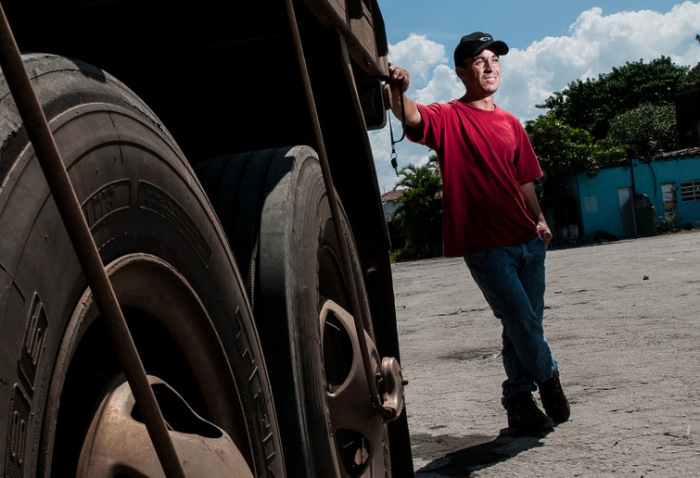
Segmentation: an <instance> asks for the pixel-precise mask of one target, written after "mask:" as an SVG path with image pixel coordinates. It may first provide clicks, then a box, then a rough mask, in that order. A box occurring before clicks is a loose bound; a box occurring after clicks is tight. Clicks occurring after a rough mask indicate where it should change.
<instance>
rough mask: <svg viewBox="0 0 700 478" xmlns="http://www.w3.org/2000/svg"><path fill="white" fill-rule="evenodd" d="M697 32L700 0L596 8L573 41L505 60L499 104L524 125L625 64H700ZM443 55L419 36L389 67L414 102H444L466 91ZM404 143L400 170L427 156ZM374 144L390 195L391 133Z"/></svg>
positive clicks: (542, 44) (556, 40) (397, 48)
mask: <svg viewBox="0 0 700 478" xmlns="http://www.w3.org/2000/svg"><path fill="white" fill-rule="evenodd" d="M698 26H700V2H698V3H693V2H691V1H686V2H684V3H682V4H679V5H676V6H675V7H674V8H673V9H672V10H671V11H670V12H667V13H660V12H656V11H652V10H640V11H633V12H619V13H614V14H611V15H603V11H602V10H601V9H600V8H597V7H596V8H591V9H590V10H586V11H584V12H583V13H581V15H579V17H578V19H577V20H576V22H574V23H573V24H572V25H571V26H570V27H569V32H570V34H569V35H568V36H560V37H546V38H543V39H542V40H539V41H536V42H533V43H532V44H531V45H530V46H528V47H527V48H526V49H524V50H521V49H517V48H511V51H510V53H509V54H508V55H507V56H505V57H503V58H502V61H501V64H502V70H503V78H502V81H501V88H500V89H499V91H498V93H497V94H496V103H497V104H498V105H499V106H501V107H502V108H504V109H506V110H508V111H510V112H511V113H513V114H514V115H516V116H517V117H518V118H520V119H521V120H522V121H525V120H528V119H533V118H535V117H537V116H538V115H540V114H542V113H543V112H544V110H541V109H538V108H536V107H535V105H537V104H541V103H543V102H544V100H545V99H546V98H547V97H549V96H550V95H551V94H552V93H553V92H554V91H561V90H562V89H563V88H564V87H566V85H567V84H568V83H570V82H572V81H574V80H576V79H585V78H589V77H596V76H597V75H599V74H601V73H607V72H609V71H611V69H612V67H614V66H622V65H624V64H625V63H626V62H628V61H630V62H633V61H639V60H644V61H647V62H648V61H651V60H653V59H655V58H659V57H660V56H661V55H664V56H668V57H670V58H671V59H672V61H673V62H674V63H676V64H677V65H687V66H694V65H695V64H697V63H698V61H700V43H698V41H697V40H695V35H696V34H698V33H700V30H698V28H699V27H698ZM445 51H446V49H445V46H443V45H441V44H439V43H436V42H434V41H432V40H430V39H428V38H427V37H426V36H424V35H415V34H412V35H410V36H409V37H408V38H407V39H406V40H404V41H401V42H399V43H397V44H396V45H391V46H390V53H389V59H390V61H392V62H394V63H396V64H397V65H399V66H401V67H403V68H406V69H407V70H408V71H409V72H410V73H411V88H410V89H409V91H408V93H407V94H408V95H409V96H410V97H412V98H414V99H415V100H416V101H419V102H421V103H431V102H445V101H449V100H451V99H453V98H458V97H459V96H461V95H462V94H463V93H464V87H463V86H462V84H461V82H460V81H459V80H458V79H457V77H456V75H455V73H454V71H453V70H452V68H451V67H449V66H448V60H447V57H446V55H445ZM397 124H398V123H395V125H397ZM399 129H400V127H399ZM396 130H397V128H395V131H396ZM398 134H400V133H398ZM398 134H397V135H398ZM407 141H408V140H406V141H405V142H404V143H401V144H400V145H398V146H397V152H398V154H399V162H400V163H401V164H402V165H403V164H408V163H413V164H419V163H420V161H424V160H425V158H427V157H428V155H429V154H430V152H429V151H428V150H427V148H424V147H421V146H415V145H413V146H411V145H406V144H405V143H407ZM372 145H373V147H374V146H376V147H379V148H380V149H375V150H374V151H375V158H376V159H377V172H378V174H379V175H382V172H383V176H380V178H379V179H380V188H381V189H382V190H385V189H386V190H389V189H391V187H392V186H393V184H394V182H395V175H394V173H393V170H391V168H390V167H389V166H388V165H389V156H390V152H391V146H390V141H389V140H388V128H387V131H386V138H385V137H384V135H383V132H380V133H373V135H372ZM384 158H386V159H384ZM382 163H383V164H382ZM389 172H390V173H391V175H392V176H391V177H390V175H389V174H388V173H389ZM392 177H393V179H392Z"/></svg>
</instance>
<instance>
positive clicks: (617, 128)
mask: <svg viewBox="0 0 700 478" xmlns="http://www.w3.org/2000/svg"><path fill="white" fill-rule="evenodd" d="M608 138H610V140H611V141H613V142H614V143H615V144H626V145H628V146H629V148H630V157H633V158H644V157H647V156H652V155H654V154H655V153H657V152H659V151H673V150H674V149H677V148H678V129H677V128H676V108H675V106H674V105H653V104H651V103H645V104H643V105H641V106H639V107H637V108H634V109H632V110H629V111H627V112H625V113H622V114H620V115H618V116H616V117H615V118H614V119H613V120H612V121H611V122H610V132H609V134H608Z"/></svg>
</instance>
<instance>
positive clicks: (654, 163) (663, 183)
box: [557, 147, 700, 238]
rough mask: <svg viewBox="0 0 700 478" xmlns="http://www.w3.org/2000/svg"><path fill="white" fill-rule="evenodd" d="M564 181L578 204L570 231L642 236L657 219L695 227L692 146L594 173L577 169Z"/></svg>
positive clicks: (699, 177) (696, 158)
mask: <svg viewBox="0 0 700 478" xmlns="http://www.w3.org/2000/svg"><path fill="white" fill-rule="evenodd" d="M569 186H570V190H571V192H572V194H573V196H574V198H575V199H576V200H577V202H578V206H579V209H580V224H579V225H578V226H579V228H578V231H576V233H573V234H572V233H571V232H570V229H571V226H570V227H569V234H572V235H574V234H575V235H576V236H581V237H591V238H592V237H594V236H596V235H600V234H601V233H602V234H604V235H613V236H616V237H618V238H623V237H634V236H646V235H653V234H655V233H656V227H657V226H658V225H660V224H662V223H664V224H669V223H673V224H675V226H677V227H679V228H686V227H696V228H697V227H700V148H698V147H695V148H688V149H684V150H681V151H676V152H673V153H666V154H662V155H659V156H656V157H654V158H652V159H650V160H643V161H640V160H638V159H635V160H632V161H629V162H626V163H625V164H624V165H622V166H615V167H608V168H605V169H602V170H601V171H600V172H599V174H598V175H597V176H596V177H594V178H589V177H588V176H586V174H578V175H576V176H574V177H572V178H571V180H570V182H569ZM562 226H565V225H562ZM574 227H575V226H574ZM565 231H566V230H565ZM557 232H560V231H559V230H558V231H557ZM565 235H566V232H565Z"/></svg>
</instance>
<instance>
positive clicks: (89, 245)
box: [0, 4, 185, 478]
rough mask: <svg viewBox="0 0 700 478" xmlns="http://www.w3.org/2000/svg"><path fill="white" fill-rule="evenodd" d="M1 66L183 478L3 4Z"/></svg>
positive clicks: (158, 440)
mask: <svg viewBox="0 0 700 478" xmlns="http://www.w3.org/2000/svg"><path fill="white" fill-rule="evenodd" d="M0 68H2V71H3V73H4V75H5V79H6V80H7V84H8V86H9V88H10V93H11V95H12V97H13V99H14V101H15V104H16V105H17V109H18V110H19V114H20V116H21V117H22V120H23V121H24V124H25V127H26V129H27V134H28V135H29V139H30V141H31V143H32V146H33V147H34V152H35V154H36V157H37V159H38V161H39V164H40V165H41V169H42V171H43V173H44V176H45V178H46V181H47V183H48V185H49V189H50V191H51V194H52V195H53V198H54V201H55V202H56V206H57V207H58V210H59V213H60V215H61V219H62V220H63V223H64V225H65V227H66V230H67V232H68V235H69V236H70V240H71V243H72V244H73V248H74V249H75V252H76V254H77V256H78V260H79V262H80V265H81V267H82V269H83V272H84V273H85V276H86V278H87V282H88V286H89V287H90V290H91V291H92V293H93V295H94V297H95V303H96V304H97V307H98V309H99V311H100V313H101V315H102V317H103V319H104V321H105V326H106V328H107V332H108V334H109V337H110V340H111V342H112V346H113V347H114V351H115V353H116V354H117V357H118V359H119V363H120V365H121V367H122V369H123V371H124V374H125V376H126V378H127V381H128V383H129V386H130V387H131V390H132V393H133V394H134V398H135V400H136V406H137V408H138V410H139V412H140V413H141V416H142V417H143V420H144V423H145V425H146V428H147V430H148V433H149V436H150V437H151V441H152V442H153V445H154V448H155V450H156V453H157V455H158V458H159V460H160V463H161V466H162V467H163V471H165V474H166V476H168V477H172V478H184V477H185V473H184V470H183V467H182V463H181V462H180V459H179V458H178V455H177V450H176V449H175V445H174V443H173V441H172V437H171V436H170V434H169V432H168V429H167V426H166V424H165V420H164V419H163V415H162V413H161V410H160V407H159V406H158V402H157V400H156V397H155V395H154V393H153V390H152V389H151V386H150V384H149V381H148V378H147V376H146V371H145V369H144V367H143V363H142V362H141V358H140V357H139V354H138V350H137V349H136V345H135V344H134V341H133V338H132V336H131V333H130V332H129V328H128V326H127V323H126V320H125V318H124V315H123V313H122V310H121V308H120V307H119V302H118V300H117V297H116V295H115V293H114V289H113V288H112V284H111V283H110V281H109V277H108V275H107V272H106V271H105V269H104V265H103V264H102V259H101V258H100V255H99V251H98V249H97V246H96V244H95V241H94V239H93V237H92V234H91V232H90V228H89V227H88V224H87V221H86V220H85V216H84V215H83V212H82V209H81V207H80V203H79V202H78V198H77V196H76V194H75V190H74V188H73V185H72V183H71V181H70V177H69V176H68V171H67V170H66V167H65V165H64V164H63V160H62V159H61V154H60V152H59V151H58V147H57V145H56V142H55V140H54V137H53V134H52V133H51V129H50V127H49V124H48V121H47V119H46V116H45V114H44V111H43V110H42V108H41V104H40V103H39V99H38V97H37V95H36V92H35V91H34V88H33V86H32V83H31V80H30V78H29V75H28V73H27V70H26V69H25V67H24V63H23V62H22V55H21V53H20V51H19V48H18V46H17V43H16V41H15V38H14V35H13V33H12V29H11V28H10V24H9V21H8V19H7V16H6V15H5V11H4V9H3V7H2V4H0Z"/></svg>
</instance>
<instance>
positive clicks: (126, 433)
mask: <svg viewBox="0 0 700 478" xmlns="http://www.w3.org/2000/svg"><path fill="white" fill-rule="evenodd" d="M148 379H149V383H150V384H151V387H152V388H153V392H154V393H155V395H156V398H157V399H158V403H159V405H160V408H161V410H162V412H163V416H164V418H165V421H166V424H167V426H168V429H169V433H170V435H171V436H172V440H173V442H174V444H175V448H176V450H177V452H178V456H179V458H180V461H181V463H182V466H183V469H184V471H185V473H186V475H188V476H236V477H250V478H252V477H253V474H252V473H251V471H250V468H249V467H248V464H247V463H246V461H245V459H244V458H243V455H241V453H240V451H239V450H238V448H237V447H236V445H235V444H234V443H233V441H232V440H231V438H230V437H229V436H228V435H227V434H226V433H225V432H224V431H223V430H221V429H220V428H219V427H217V426H216V425H213V424H212V423H209V422H207V421H206V420H204V419H202V418H201V417H199V416H198V415H197V414H196V413H195V412H194V411H193V410H192V409H191V408H190V406H189V405H188V404H187V403H186V402H185V400H184V399H183V398H182V397H181V396H180V395H179V394H178V393H177V392H176V391H175V390H174V389H173V388H172V387H170V386H169V385H168V384H166V383H165V382H163V381H162V380H160V379H158V378H156V377H152V376H149V377H148ZM115 473H118V475H119V476H139V477H142V476H146V477H152V478H155V477H158V478H160V477H164V476H165V475H164V474H163V469H162V468H161V465H160V461H159V460H158V457H157V455H156V452H155V450H154V448H153V444H152V443H151V439H150V437H149V435H148V431H147V430H146V426H145V425H144V424H143V422H142V421H141V420H140V417H139V416H138V413H137V411H136V409H135V401H134V396H133V395H132V393H131V389H130V388H129V385H128V384H127V383H126V382H125V380H124V378H123V376H122V377H119V378H117V379H116V380H115V381H114V382H113V384H112V386H111V387H110V390H109V391H108V393H107V394H106V396H105V398H104V399H103V401H102V403H101V405H100V407H99V409H98V411H97V413H96V414H95V416H94V419H93V421H92V424H91V426H90V429H89V431H88V434H87V437H86V438H85V442H84V443H83V447H82V450H81V453H80V460H79V462H78V471H77V473H76V476H77V477H78V478H83V477H85V478H87V477H91V476H115Z"/></svg>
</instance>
